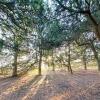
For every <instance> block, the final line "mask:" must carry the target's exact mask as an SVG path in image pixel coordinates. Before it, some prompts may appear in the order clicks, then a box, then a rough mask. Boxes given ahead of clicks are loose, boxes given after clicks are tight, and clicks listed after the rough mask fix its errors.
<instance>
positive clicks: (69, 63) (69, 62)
mask: <svg viewBox="0 0 100 100" xmlns="http://www.w3.org/2000/svg"><path fill="white" fill-rule="evenodd" d="M68 71H70V73H71V74H73V71H72V68H71V55H70V43H68Z"/></svg>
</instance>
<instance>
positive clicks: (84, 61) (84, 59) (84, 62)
mask: <svg viewBox="0 0 100 100" xmlns="http://www.w3.org/2000/svg"><path fill="white" fill-rule="evenodd" d="M83 64H84V69H85V70H87V64H86V57H85V55H84V54H83Z"/></svg>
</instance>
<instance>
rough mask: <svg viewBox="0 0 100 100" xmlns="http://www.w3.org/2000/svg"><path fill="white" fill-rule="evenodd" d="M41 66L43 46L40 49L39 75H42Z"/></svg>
mask: <svg viewBox="0 0 100 100" xmlns="http://www.w3.org/2000/svg"><path fill="white" fill-rule="evenodd" d="M41 65H42V48H41V46H40V47H39V69H38V71H39V75H41Z"/></svg>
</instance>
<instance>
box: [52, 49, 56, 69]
mask: <svg viewBox="0 0 100 100" xmlns="http://www.w3.org/2000/svg"><path fill="white" fill-rule="evenodd" d="M52 67H53V69H52V71H55V65H54V57H53V50H52Z"/></svg>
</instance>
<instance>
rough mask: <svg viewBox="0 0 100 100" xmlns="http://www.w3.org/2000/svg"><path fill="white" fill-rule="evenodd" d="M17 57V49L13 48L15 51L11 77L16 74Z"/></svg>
mask: <svg viewBox="0 0 100 100" xmlns="http://www.w3.org/2000/svg"><path fill="white" fill-rule="evenodd" d="M17 57H18V51H17V50H15V53H14V64H13V65H14V68H13V75H12V76H13V77H15V76H17Z"/></svg>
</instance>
